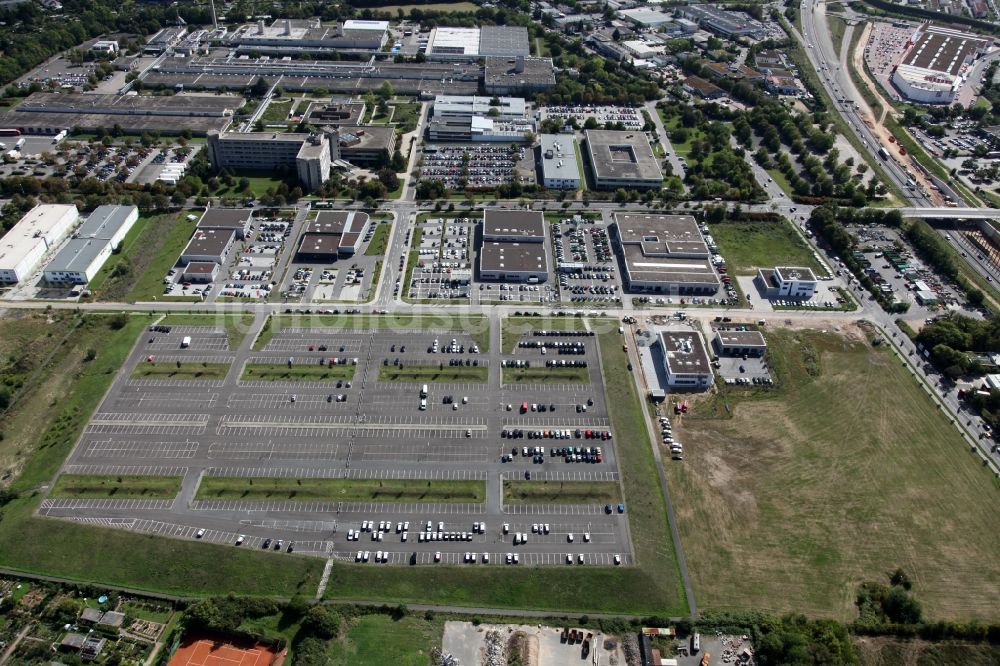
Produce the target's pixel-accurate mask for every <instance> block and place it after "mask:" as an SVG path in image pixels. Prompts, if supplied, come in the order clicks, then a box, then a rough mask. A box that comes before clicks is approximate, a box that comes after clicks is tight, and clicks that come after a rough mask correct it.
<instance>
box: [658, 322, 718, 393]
mask: <svg viewBox="0 0 1000 666" xmlns="http://www.w3.org/2000/svg"><path fill="white" fill-rule="evenodd" d="M658 340H659V343H660V350H661V351H662V353H663V360H664V367H665V369H666V371H667V386H669V387H670V388H689V389H707V388H709V387H711V386H712V382H713V381H714V377H715V376H714V375H713V373H712V364H711V362H710V361H709V358H708V352H707V351H706V350H705V343H704V341H703V340H702V339H701V335H700V334H699V333H698V332H697V331H693V330H683V331H675V330H666V331H660V334H659V336H658Z"/></svg>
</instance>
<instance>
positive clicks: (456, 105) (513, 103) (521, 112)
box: [434, 95, 527, 119]
mask: <svg viewBox="0 0 1000 666" xmlns="http://www.w3.org/2000/svg"><path fill="white" fill-rule="evenodd" d="M492 100H493V98H492V97H482V96H479V95H437V96H435V97H434V117H435V118H471V117H472V116H487V115H489V113H490V110H491V109H496V111H497V113H496V115H495V116H491V117H495V118H505V119H522V118H524V117H525V114H526V112H527V106H526V105H525V103H524V98H523V97H498V98H497V104H495V105H494V104H491V103H490V102H491V101H492Z"/></svg>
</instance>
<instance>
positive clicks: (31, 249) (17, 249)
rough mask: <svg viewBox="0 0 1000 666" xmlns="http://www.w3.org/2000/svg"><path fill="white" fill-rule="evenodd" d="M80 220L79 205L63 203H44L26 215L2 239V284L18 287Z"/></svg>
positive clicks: (0, 252)
mask: <svg viewBox="0 0 1000 666" xmlns="http://www.w3.org/2000/svg"><path fill="white" fill-rule="evenodd" d="M79 217H80V215H79V213H78V212H77V210H76V206H71V205H63V204H40V205H38V206H35V207H34V208H32V209H31V210H29V211H28V212H27V213H25V214H24V217H22V218H21V219H20V220H19V221H18V223H17V224H15V225H14V226H13V227H12V228H11V230H10V231H8V232H7V233H6V234H5V235H4V237H3V238H0V283H2V284H17V283H18V282H20V281H21V280H24V279H25V278H27V277H29V276H30V275H31V274H32V273H34V272H35V270H36V269H37V268H38V266H39V265H40V264H41V262H42V259H43V258H44V257H45V255H46V254H48V253H49V252H51V251H52V250H53V249H55V246H56V245H58V244H59V243H60V242H62V240H63V239H64V238H66V236H68V235H69V232H70V231H71V230H72V229H73V225H75V224H76V221H77V219H79Z"/></svg>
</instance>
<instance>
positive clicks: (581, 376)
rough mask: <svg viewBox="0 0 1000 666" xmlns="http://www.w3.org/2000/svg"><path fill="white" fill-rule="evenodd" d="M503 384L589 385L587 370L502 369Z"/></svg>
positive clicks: (588, 372)
mask: <svg viewBox="0 0 1000 666" xmlns="http://www.w3.org/2000/svg"><path fill="white" fill-rule="evenodd" d="M502 372H503V383H504V384H589V383H590V370H589V369H587V368H545V367H539V368H503V370H502Z"/></svg>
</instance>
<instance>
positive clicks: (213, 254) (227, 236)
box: [181, 229, 236, 266]
mask: <svg viewBox="0 0 1000 666" xmlns="http://www.w3.org/2000/svg"><path fill="white" fill-rule="evenodd" d="M235 238H236V234H235V232H233V231H232V230H225V229H196V230H195V232H194V235H193V236H191V240H189V241H188V244H187V247H185V248H184V251H183V252H181V264H182V265H185V266H186V265H187V264H189V263H191V262H192V261H201V262H213V263H216V264H220V265H221V264H222V263H224V262H225V259H226V255H227V254H229V248H231V247H232V246H233V240H234V239H235Z"/></svg>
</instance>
